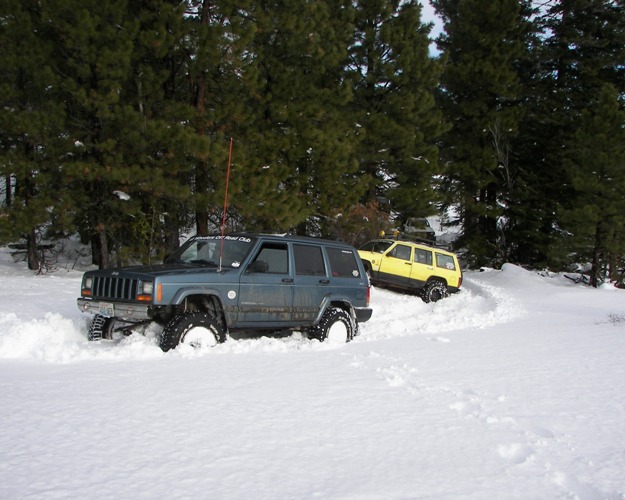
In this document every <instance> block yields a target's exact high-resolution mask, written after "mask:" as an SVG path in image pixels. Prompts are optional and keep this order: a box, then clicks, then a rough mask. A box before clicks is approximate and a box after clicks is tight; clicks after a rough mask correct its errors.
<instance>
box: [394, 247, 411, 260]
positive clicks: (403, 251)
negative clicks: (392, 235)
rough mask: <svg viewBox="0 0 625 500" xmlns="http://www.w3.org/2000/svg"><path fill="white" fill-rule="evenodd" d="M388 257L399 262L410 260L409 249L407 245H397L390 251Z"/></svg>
mask: <svg viewBox="0 0 625 500" xmlns="http://www.w3.org/2000/svg"><path fill="white" fill-rule="evenodd" d="M389 256H390V257H395V258H396V259H401V260H410V247H409V246H407V245H397V246H396V247H395V248H393V250H391V251H390V253H389Z"/></svg>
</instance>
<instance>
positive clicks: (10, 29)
mask: <svg viewBox="0 0 625 500" xmlns="http://www.w3.org/2000/svg"><path fill="white" fill-rule="evenodd" d="M431 3H432V4H433V6H434V8H435V10H436V12H437V14H438V16H439V17H440V19H441V20H442V32H441V34H440V35H439V36H438V37H437V38H436V40H432V39H431V35H430V33H431V29H432V25H431V24H430V23H427V22H423V19H422V6H421V5H420V4H419V2H416V1H414V0H407V1H392V0H350V1H347V0H262V1H250V0H240V1H237V2H233V1H232V0H212V1H209V0H202V1H199V0H187V1H176V0H169V1H168V0H143V1H142V0H136V1H130V0H98V1H95V0H45V1H44V0H0V179H2V185H1V186H0V244H7V243H11V242H12V243H15V242H17V241H20V240H21V241H23V242H24V244H25V248H26V255H27V260H28V263H29V267H30V268H31V269H41V268H42V265H44V264H45V256H44V255H43V254H42V253H41V248H42V246H41V245H40V243H41V242H42V241H43V240H48V241H49V240H52V241H54V240H62V239H64V238H67V237H69V236H71V235H79V236H80V239H81V241H82V242H83V243H86V244H90V248H91V251H92V255H93V262H94V264H97V265H99V266H100V267H109V266H111V265H122V264H126V263H130V262H145V263H147V262H151V261H155V260H156V259H158V258H160V257H162V256H163V255H165V254H167V253H169V252H170V251H171V250H172V249H173V248H175V247H176V246H177V245H178V243H179V238H180V236H181V234H183V233H185V232H187V231H189V229H192V230H195V231H197V232H198V233H200V234H204V233H207V232H213V231H215V230H217V231H218V230H220V228H221V226H222V223H223V222H224V221H225V229H226V230H228V231H234V230H248V231H254V230H265V231H291V232H294V233H298V234H307V235H314V236H324V237H332V238H341V239H344V240H347V241H349V242H350V243H352V244H354V245H359V244H361V243H363V242H364V241H365V240H367V239H369V238H371V237H372V236H374V235H376V234H377V232H378V231H379V230H380V229H384V228H389V227H393V226H394V225H398V224H400V223H401V222H402V221H404V220H406V219H407V218H408V217H426V216H431V215H434V214H451V216H449V217H447V218H444V219H443V220H444V221H445V222H446V223H448V224H451V225H459V226H460V227H461V232H460V238H459V239H458V240H457V241H456V244H455V245H456V250H457V251H459V252H461V253H462V254H463V255H464V257H465V259H466V262H467V263H468V265H469V266H472V267H476V266H484V265H486V266H493V267H497V266H499V265H501V264H502V263H504V262H512V263H516V264H520V265H524V266H530V267H533V268H547V267H548V268H551V269H561V268H563V267H565V266H568V265H569V264H571V263H573V262H587V263H589V264H590V278H591V283H592V284H593V285H596V284H597V283H599V282H600V281H602V280H606V279H611V280H613V281H622V279H623V277H622V274H623V271H622V270H623V268H624V267H625V262H624V261H625V5H624V4H625V1H623V0H618V1H607V0H553V1H542V2H535V1H534V2H532V1H523V0H497V1H493V0H433V1H432V2H431ZM434 43H435V46H434ZM433 47H435V49H434V50H433ZM231 146H232V149H231ZM231 151H232V154H230V153H231ZM228 165H230V176H228V175H227V171H228V168H227V167H228ZM227 182H228V192H229V194H228V206H227V211H226V214H225V217H224V207H225V204H224V200H225V191H226V183H227Z"/></svg>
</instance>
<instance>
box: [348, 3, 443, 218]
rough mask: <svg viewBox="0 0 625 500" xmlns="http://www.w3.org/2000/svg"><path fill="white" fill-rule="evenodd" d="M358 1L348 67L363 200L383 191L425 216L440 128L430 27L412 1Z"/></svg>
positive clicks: (405, 209)
mask: <svg viewBox="0 0 625 500" xmlns="http://www.w3.org/2000/svg"><path fill="white" fill-rule="evenodd" d="M355 5H356V11H357V12H356V18H355V37H354V43H353V44H352V47H351V51H350V62H349V71H350V78H351V79H352V80H353V82H354V101H353V104H352V110H353V115H354V125H355V126H356V130H357V133H358V135H359V139H360V144H359V148H358V151H357V157H358V160H359V162H360V170H361V172H362V174H363V175H364V177H365V180H366V182H367V184H368V194H367V200H368V201H375V200H376V198H380V197H382V198H386V199H388V200H389V201H390V204H391V206H392V208H393V210H394V211H395V212H396V213H399V214H401V216H402V217H409V216H427V215H430V214H431V213H432V211H433V206H432V204H433V202H434V201H435V200H436V196H435V193H434V191H433V190H432V183H433V175H434V174H435V173H437V158H438V149H437V146H436V141H437V139H438V138H439V136H440V134H441V132H442V131H443V124H442V115H441V113H440V111H439V109H438V108H437V107H436V104H435V100H434V91H435V89H436V86H437V83H438V79H439V76H440V71H441V66H440V63H439V61H437V60H435V59H433V58H432V57H431V56H430V53H429V44H430V40H429V37H428V35H429V33H430V30H431V26H429V25H425V24H422V23H421V6H420V4H419V3H418V2H416V1H409V2H400V1H396V0H363V1H360V2H357V3H356V4H355Z"/></svg>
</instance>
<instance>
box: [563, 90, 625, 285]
mask: <svg viewBox="0 0 625 500" xmlns="http://www.w3.org/2000/svg"><path fill="white" fill-rule="evenodd" d="M619 97H621V98H622V93H621V92H619V91H617V90H616V89H615V88H614V86H613V85H611V84H605V86H604V87H603V88H602V89H600V90H599V92H598V94H597V95H596V96H593V97H592V98H591V100H590V102H589V103H588V107H587V108H586V109H585V110H584V111H583V112H582V114H581V118H580V122H579V127H578V129H577V130H576V131H575V134H574V136H573V137H572V138H571V139H572V141H571V146H570V147H569V148H568V150H567V152H566V154H565V159H564V161H565V166H566V167H568V169H569V171H570V172H571V183H572V187H573V189H574V190H575V192H576V196H575V203H572V204H569V205H568V206H567V209H566V210H565V211H564V213H563V214H562V220H563V224H564V225H565V227H567V229H568V230H569V231H570V232H571V234H572V235H573V239H572V241H571V244H570V245H569V247H570V249H571V250H573V251H575V254H576V256H577V258H578V259H579V260H580V261H582V262H590V263H591V264H592V268H591V272H590V281H591V285H593V286H597V285H598V284H600V283H601V281H602V280H604V279H606V278H609V277H610V276H609V275H610V274H611V273H614V272H615V271H616V269H615V268H614V264H615V262H616V261H618V260H620V259H621V258H622V257H623V256H624V255H625V196H624V193H625V146H624V145H625V108H624V107H623V104H624V103H622V102H619Z"/></svg>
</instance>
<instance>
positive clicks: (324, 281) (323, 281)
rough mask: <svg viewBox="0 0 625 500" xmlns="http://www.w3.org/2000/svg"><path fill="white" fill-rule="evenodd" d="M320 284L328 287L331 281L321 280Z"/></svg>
mask: <svg viewBox="0 0 625 500" xmlns="http://www.w3.org/2000/svg"><path fill="white" fill-rule="evenodd" d="M319 283H321V284H322V285H328V284H330V280H319Z"/></svg>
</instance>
